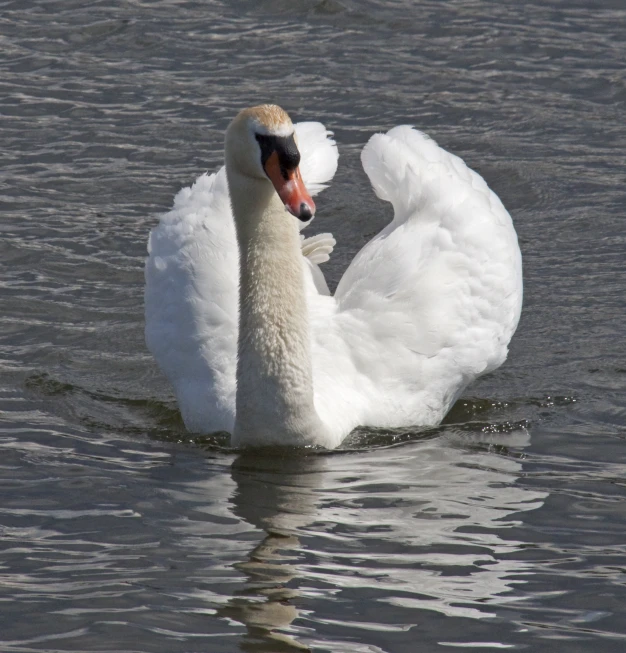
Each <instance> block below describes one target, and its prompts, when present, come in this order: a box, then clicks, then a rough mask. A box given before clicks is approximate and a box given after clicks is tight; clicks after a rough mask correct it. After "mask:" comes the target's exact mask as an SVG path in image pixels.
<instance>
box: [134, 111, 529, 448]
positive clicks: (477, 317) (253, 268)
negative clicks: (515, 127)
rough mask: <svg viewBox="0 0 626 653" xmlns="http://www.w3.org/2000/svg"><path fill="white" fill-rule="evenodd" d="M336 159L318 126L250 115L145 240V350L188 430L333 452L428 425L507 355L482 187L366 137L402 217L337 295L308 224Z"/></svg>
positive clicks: (506, 247) (502, 213)
mask: <svg viewBox="0 0 626 653" xmlns="http://www.w3.org/2000/svg"><path fill="white" fill-rule="evenodd" d="M337 159H338V153H337V147H336V144H335V142H334V140H333V139H332V134H331V133H330V132H328V131H326V129H325V128H324V126H323V125H321V124H320V123H317V122H305V123H299V124H296V125H294V124H292V122H291V120H290V118H289V116H288V114H287V113H286V112H285V111H284V110H283V109H281V108H280V107H278V106H275V105H261V106H257V107H252V108H249V109H245V110H243V111H242V112H241V113H239V115H237V117H236V118H235V119H234V120H233V121H232V123H231V124H230V125H229V127H228V129H227V131H226V138H225V166H224V167H222V168H221V169H220V170H219V171H218V172H217V173H214V174H211V175H208V174H203V175H202V176H200V178H199V179H198V180H197V181H196V182H195V183H194V184H193V186H191V187H190V188H184V189H183V190H181V191H180V192H179V193H178V194H177V195H176V197H175V200H174V207H173V209H172V210H171V211H170V212H169V213H166V214H165V215H163V216H162V217H161V218H160V222H159V224H158V226H156V227H155V228H154V229H153V230H152V231H151V233H150V237H149V242H148V258H147V259H146V266H145V277H146V287H145V317H146V326H145V335H146V343H147V345H148V348H149V349H150V351H151V352H152V354H153V356H154V357H155V359H156V361H157V363H158V365H159V366H160V368H161V370H162V371H163V372H164V373H165V375H166V376H167V378H168V379H169V381H170V382H171V384H172V386H173V388H174V391H175V394H176V397H177V400H178V404H179V407H180V410H181V414H182V417H183V420H184V422H185V425H186V427H187V428H188V429H189V430H190V431H193V432H200V433H210V432H216V431H227V432H228V433H230V434H231V443H232V445H233V446H235V447H247V446H265V445H293V446H311V445H317V446H322V447H325V448H329V449H332V448H335V447H337V446H338V445H339V444H340V443H341V442H342V440H343V439H344V438H345V437H346V435H348V433H350V432H351V431H352V430H353V429H354V428H355V427H357V426H371V427H401V426H431V425H436V424H438V423H439V422H440V421H441V420H442V419H443V417H444V416H445V414H446V413H447V411H448V410H449V409H450V407H451V406H452V404H453V403H454V401H455V400H456V399H457V398H458V397H459V395H460V394H461V392H463V390H464V389H465V388H466V387H467V385H468V384H469V383H470V382H471V381H473V380H474V379H476V378H477V377H478V376H480V375H482V374H485V373H487V372H490V371H492V370H494V369H496V368H497V367H498V366H500V365H501V364H502V363H503V362H504V360H505V359H506V356H507V352H508V344H509V341H510V339H511V337H512V335H513V333H514V332H515V329H516V327H517V323H518V321H519V317H520V312H521V305H522V262H521V254H520V250H519V246H518V242H517V235H516V233H515V229H514V227H513V224H512V221H511V217H510V215H509V213H508V212H507V210H506V209H505V208H504V206H503V205H502V202H501V201H500V200H499V198H498V197H497V196H496V195H495V193H493V192H492V191H491V190H490V189H489V188H488V186H487V184H486V183H485V181H484V180H483V179H482V177H481V176H480V175H478V174H477V173H476V172H474V171H472V170H470V169H469V168H468V167H467V166H466V165H465V163H464V162H463V161H462V160H461V159H460V158H458V157H457V156H455V155H453V154H450V153H448V152H446V151H445V150H443V149H442V148H440V147H439V146H438V145H437V144H436V143H435V141H434V140H432V139H430V138H429V137H428V136H426V135H425V134H423V133H421V132H419V131H417V130H416V129H414V128H412V127H409V126H399V127H395V128H393V129H391V130H390V131H389V132H387V133H386V134H376V135H374V136H372V137H371V139H370V140H369V142H368V143H367V145H366V146H365V148H364V149H363V151H362V154H361V160H362V164H363V167H364V169H365V172H366V173H367V175H368V177H369V179H370V182H371V184H372V186H373V189H374V192H375V193H376V195H377V196H378V197H379V198H380V199H382V200H386V201H388V202H391V204H392V205H393V209H394V217H393V220H392V221H391V223H390V224H388V225H387V226H386V227H385V228H384V229H383V230H382V231H381V232H380V233H379V234H378V235H376V236H375V237H374V238H373V239H372V240H371V241H370V242H368V243H367V244H366V245H365V246H364V247H363V249H361V251H360V252H359V253H358V254H357V255H356V257H355V258H354V260H353V261H352V263H351V264H350V266H349V267H348V269H347V270H346V272H345V273H344V275H343V277H342V278H341V281H340V283H339V285H338V287H337V289H336V292H335V294H334V295H331V294H330V293H329V292H328V287H327V285H326V282H325V280H324V277H323V273H322V272H321V270H320V268H319V264H320V263H323V262H324V261H326V260H328V257H329V255H330V253H331V252H332V249H333V246H334V244H335V242H334V239H333V238H332V236H331V235H330V234H320V235H318V236H314V237H312V238H308V239H304V240H303V239H302V237H301V235H300V229H301V228H302V226H305V225H306V224H308V223H309V221H310V219H311V218H312V217H313V215H314V213H315V203H314V201H313V196H315V195H316V194H317V193H319V192H320V191H322V190H323V189H324V188H325V185H326V183H327V182H329V181H330V180H331V179H332V177H333V175H334V174H335V171H336V168H337Z"/></svg>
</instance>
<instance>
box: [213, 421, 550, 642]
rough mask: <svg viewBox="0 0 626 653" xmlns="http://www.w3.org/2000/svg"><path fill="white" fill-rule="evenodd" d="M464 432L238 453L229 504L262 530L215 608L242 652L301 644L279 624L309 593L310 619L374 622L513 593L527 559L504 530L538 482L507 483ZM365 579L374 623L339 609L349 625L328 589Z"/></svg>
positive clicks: (519, 436)
mask: <svg viewBox="0 0 626 653" xmlns="http://www.w3.org/2000/svg"><path fill="white" fill-rule="evenodd" d="M485 437H486V436H481V438H480V439H481V440H482V445H484V439H485ZM491 437H492V442H491V444H492V445H497V446H502V447H506V446H516V447H521V446H525V444H527V443H528V436H527V434H526V433H525V432H518V433H514V434H507V435H503V436H491ZM476 444H477V443H470V445H469V446H468V435H467V434H455V433H454V432H452V431H449V432H448V435H447V436H445V437H442V438H438V439H436V440H431V441H428V442H421V443H416V444H414V445H410V446H403V447H398V448H392V449H387V450H378V451H371V450H370V451H358V452H354V453H347V454H343V455H342V454H337V453H335V454H331V455H310V456H300V457H276V456H275V457H272V456H261V455H253V454H248V455H245V456H242V457H240V458H239V459H238V460H237V461H236V462H235V463H234V464H233V466H232V478H233V480H234V481H235V483H236V486H237V489H236V491H235V493H234V495H233V497H232V499H231V500H232V503H233V512H234V513H235V515H236V516H237V517H239V518H241V519H243V520H245V521H246V522H248V523H249V524H251V525H253V526H255V527H256V528H258V529H261V530H262V531H264V532H265V533H266V535H265V538H264V539H263V541H262V542H261V543H260V544H259V545H257V546H256V547H255V548H254V549H253V550H252V552H251V553H250V554H249V556H248V558H247V559H246V560H245V561H243V562H241V563H239V564H238V565H237V568H238V569H239V570H240V571H241V572H243V573H244V574H245V575H246V577H247V582H246V585H245V588H244V589H243V590H241V591H239V592H237V594H236V595H235V596H234V597H233V598H232V599H231V601H230V602H229V604H228V605H227V606H224V607H223V608H222V609H221V610H220V615H221V616H224V617H229V618H230V619H233V620H236V621H238V622H240V623H243V624H245V625H246V626H247V628H248V636H247V638H246V641H245V644H244V646H243V648H244V650H250V651H251V650H254V651H258V652H260V651H266V652H269V651H279V650H294V649H296V650H298V649H300V650H302V649H305V650H306V646H305V645H304V644H301V643H299V642H298V641H297V640H296V639H295V638H296V637H298V638H299V639H305V638H306V637H304V638H301V637H299V636H298V632H299V629H297V628H295V627H294V626H293V625H292V622H293V621H294V619H295V618H296V617H297V616H298V609H297V607H296V605H297V604H298V603H299V604H301V605H304V604H306V603H307V599H311V598H313V599H319V597H324V598H325V600H326V602H327V605H326V609H325V610H324V614H314V613H310V612H307V613H306V614H305V617H306V620H307V621H309V622H312V623H311V625H312V626H313V628H314V627H315V623H316V622H323V623H326V624H333V625H335V626H337V625H339V626H340V625H345V626H349V627H350V628H351V629H354V628H359V627H363V628H365V627H367V628H369V629H371V628H377V627H380V628H381V629H385V630H387V631H388V630H389V629H390V628H391V629H394V628H397V629H406V628H409V627H411V625H413V624H414V623H415V620H416V610H424V609H429V610H436V611H437V612H440V613H443V614H446V615H449V616H452V617H472V618H483V617H486V616H491V614H490V611H489V608H488V607H486V606H489V605H498V604H502V603H504V602H506V601H507V600H509V601H510V600H513V599H512V598H508V599H507V594H510V592H511V590H512V589H513V588H514V585H515V583H519V582H522V581H521V580H520V579H519V576H520V574H526V573H529V569H528V568H527V563H525V562H522V561H520V560H516V559H515V556H514V555H511V554H513V553H515V552H516V551H517V550H519V548H520V545H521V543H520V542H517V541H515V540H512V539H508V538H506V534H505V530H506V529H507V528H511V527H512V526H515V525H516V524H517V523H518V522H516V521H515V520H514V518H511V517H510V515H511V514H512V513H515V512H520V511H527V510H533V509H535V508H537V507H539V506H540V505H542V503H543V500H544V498H545V494H544V493H540V492H536V491H534V490H531V489H528V488H525V487H523V486H521V485H520V484H519V483H516V481H517V480H518V476H519V473H520V471H521V463H520V460H519V459H518V458H515V457H511V456H507V455H496V454H495V453H491V452H490V451H489V450H488V448H487V447H485V446H474V445H476ZM365 591H367V596H368V598H367V601H368V602H369V601H372V600H374V601H376V602H377V603H376V605H378V606H379V608H376V609H375V610H374V613H375V614H376V616H377V618H378V617H380V623H372V621H371V620H370V621H368V622H367V623H365V622H355V621H354V613H352V617H351V620H350V623H349V624H348V623H347V621H344V620H342V615H341V610H342V607H341V602H340V601H337V607H336V613H335V614H333V608H332V606H331V605H329V604H330V603H332V602H333V601H335V600H336V599H337V598H338V597H343V599H344V604H345V602H346V601H350V600H352V601H359V602H360V601H361V599H359V598H358V597H359V596H360V595H362V594H363V592H365ZM359 593H360V594H359ZM363 600H365V599H363ZM385 605H386V606H388V607H387V608H384V606H385ZM392 606H393V607H392ZM329 608H330V609H329ZM403 609H406V610H403ZM368 612H369V613H370V615H371V613H372V610H368ZM387 615H390V616H389V617H387ZM399 618H400V619H402V618H404V622H403V623H401V624H400V625H398V621H399ZM390 622H393V623H390ZM305 623H306V622H305ZM300 632H303V633H306V632H307V631H306V630H304V629H303V630H301V631H300ZM308 632H309V633H310V632H311V631H310V630H309V631H308ZM352 632H354V631H352Z"/></svg>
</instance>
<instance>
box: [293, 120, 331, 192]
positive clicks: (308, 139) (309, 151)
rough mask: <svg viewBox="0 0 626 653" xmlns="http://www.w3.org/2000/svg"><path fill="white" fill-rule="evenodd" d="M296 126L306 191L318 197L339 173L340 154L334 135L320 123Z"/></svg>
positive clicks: (305, 123) (301, 169) (301, 123)
mask: <svg viewBox="0 0 626 653" xmlns="http://www.w3.org/2000/svg"><path fill="white" fill-rule="evenodd" d="M294 126H295V130H296V140H297V142H298V149H299V150H300V157H301V159H300V174H301V175H302V180H303V181H304V185H305V186H306V189H307V190H308V191H309V193H310V194H311V195H317V194H318V193H319V192H321V191H323V190H324V188H326V184H327V182H329V181H330V180H331V179H332V178H333V177H334V176H335V172H337V161H338V159H339V152H338V150H337V144H336V143H335V141H334V140H333V138H332V136H333V133H332V132H330V131H328V130H327V129H326V127H324V125H322V123H319V122H299V123H297V124H296V125H294Z"/></svg>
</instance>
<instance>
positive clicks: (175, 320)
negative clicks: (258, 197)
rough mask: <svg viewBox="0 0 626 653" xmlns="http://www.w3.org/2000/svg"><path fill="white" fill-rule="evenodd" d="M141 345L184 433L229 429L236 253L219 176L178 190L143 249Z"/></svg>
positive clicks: (232, 403)
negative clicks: (170, 392)
mask: <svg viewBox="0 0 626 653" xmlns="http://www.w3.org/2000/svg"><path fill="white" fill-rule="evenodd" d="M148 253H149V256H148V258H147V259H146V268H145V275H146V289H145V314H146V332H145V333H146V343H147V345H148V348H149V349H150V351H151V352H152V354H153V355H154V357H155V359H156V361H157V363H158V364H159V367H160V368H161V369H162V370H163V372H164V373H165V375H166V376H167V378H168V379H169V381H170V383H171V384H172V386H173V387H174V391H175V393H176V397H177V399H178V405H179V407H180V410H181V413H182V415H183V419H184V421H185V424H186V426H187V428H189V429H190V430H192V431H206V432H210V431H219V430H225V431H230V430H231V429H232V426H233V423H234V406H235V371H234V370H235V368H234V366H235V360H236V356H237V311H238V308H237V302H238V287H237V284H238V274H239V272H238V270H239V253H238V250H237V241H236V237H235V225H234V221H233V217H232V213H231V208H230V198H229V195H228V185H227V182H226V170H225V169H224V168H221V169H220V171H219V172H218V173H216V174H212V175H206V174H204V175H202V176H201V177H199V178H198V179H197V181H196V182H195V183H194V184H193V186H192V187H191V188H184V189H183V190H181V191H180V192H179V193H178V194H177V195H176V198H175V200H174V207H173V208H172V210H171V211H170V212H169V213H166V214H165V215H164V216H162V217H161V220H160V223H159V225H158V226H157V227H155V228H154V229H153V230H152V232H151V234H150V240H149V242H148Z"/></svg>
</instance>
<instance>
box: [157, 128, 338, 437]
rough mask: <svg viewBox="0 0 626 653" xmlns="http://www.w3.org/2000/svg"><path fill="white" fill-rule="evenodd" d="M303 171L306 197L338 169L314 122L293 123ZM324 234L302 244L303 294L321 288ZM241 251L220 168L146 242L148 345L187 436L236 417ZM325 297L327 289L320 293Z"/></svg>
mask: <svg viewBox="0 0 626 653" xmlns="http://www.w3.org/2000/svg"><path fill="white" fill-rule="evenodd" d="M295 127H296V133H297V138H298V144H299V149H300V153H301V164H300V167H301V173H302V176H303V179H304V181H305V183H306V184H307V187H308V189H309V192H310V193H311V194H312V195H314V194H316V193H319V192H320V191H321V190H323V189H324V188H325V187H326V186H325V185H324V184H325V183H326V182H328V181H330V179H331V178H332V176H333V175H334V173H335V171H336V169H337V157H338V153H337V147H336V145H335V142H334V141H333V140H332V139H331V138H330V134H329V132H327V131H326V129H325V128H324V126H323V125H321V124H319V123H300V124H297V125H296V126H295ZM333 245H334V240H333V239H332V236H330V235H329V234H326V235H321V236H320V237H318V238H317V239H316V237H313V238H312V239H306V240H304V241H303V255H304V258H303V265H304V266H305V267H306V269H307V270H308V271H309V272H310V279H307V282H308V285H307V292H310V293H313V294H317V292H324V288H325V287H326V284H325V281H324V278H323V275H322V273H321V271H320V270H319V268H318V265H317V264H318V263H319V262H321V261H322V260H323V259H324V256H328V255H329V253H330V251H332V246H333ZM238 276H239V252H238V249H237V241H236V236H235V226H234V220H233V215H232V210H231V206H230V198H229V194H228V184H227V181H226V171H225V169H224V168H221V169H220V170H219V171H218V172H217V173H215V174H211V175H207V174H203V175H201V176H200V177H199V178H198V179H197V180H196V182H195V183H194V184H193V186H191V187H190V188H184V189H183V190H181V191H180V192H179V193H178V194H177V195H176V198H175V199H174V206H173V208H172V210H171V211H169V212H168V213H166V214H165V215H163V216H162V217H161V219H160V222H159V224H158V226H156V227H155V228H154V229H153V230H152V232H151V234H150V239H149V242H148V258H147V259H146V266H145V278H146V287H145V318H146V328H145V335H146V343H147V345H148V348H149V349H150V351H151V352H152V354H153V355H154V357H155V359H156V361H157V363H158V364H159V367H160V368H161V370H162V371H163V372H164V373H165V375H166V376H167V378H168V379H169V381H170V383H171V384H172V386H173V388H174V391H175V393H176V397H177V400H178V404H179V407H180V410H181V413H182V416H183V419H184V421H185V425H186V426H187V428H188V429H190V430H191V431H196V432H211V431H220V430H224V431H229V432H232V427H233V424H234V415H235V390H236V384H235V372H236V355H237V322H238ZM326 292H327V289H326Z"/></svg>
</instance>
